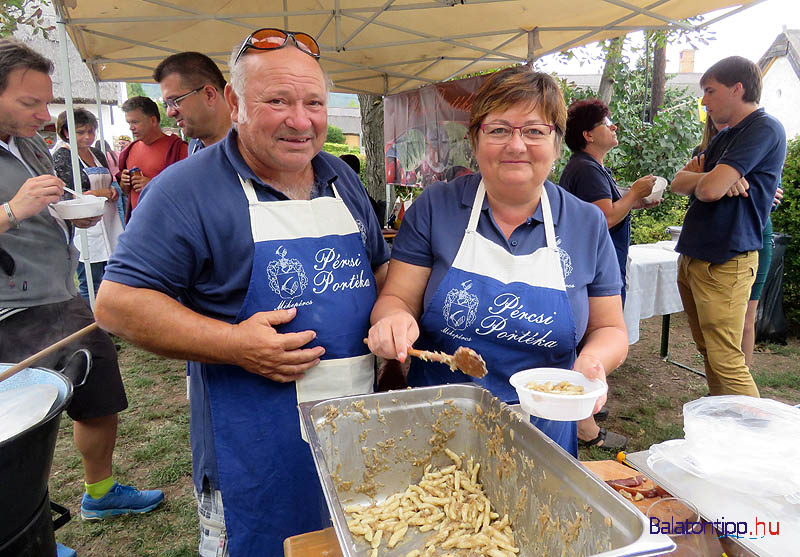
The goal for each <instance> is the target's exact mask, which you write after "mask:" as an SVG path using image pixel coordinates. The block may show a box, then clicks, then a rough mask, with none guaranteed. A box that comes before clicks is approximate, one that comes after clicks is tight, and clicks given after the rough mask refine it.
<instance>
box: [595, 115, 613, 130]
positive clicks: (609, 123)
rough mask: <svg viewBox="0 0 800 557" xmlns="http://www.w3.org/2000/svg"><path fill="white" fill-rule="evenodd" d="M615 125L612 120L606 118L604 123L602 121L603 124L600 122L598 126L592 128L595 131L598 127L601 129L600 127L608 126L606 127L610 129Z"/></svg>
mask: <svg viewBox="0 0 800 557" xmlns="http://www.w3.org/2000/svg"><path fill="white" fill-rule="evenodd" d="M613 125H614V122H612V121H611V118H609V117H608V116H606V117H605V118H603V121H602V122H598V123H597V124H595V125H594V126H593V127H592V129H594V128H597V127H600V126H606V127H609V128H610V127H611V126H613Z"/></svg>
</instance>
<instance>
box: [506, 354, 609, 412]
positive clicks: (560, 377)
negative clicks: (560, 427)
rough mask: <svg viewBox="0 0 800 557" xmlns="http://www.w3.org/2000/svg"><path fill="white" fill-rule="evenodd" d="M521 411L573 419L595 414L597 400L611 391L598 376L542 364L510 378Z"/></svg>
mask: <svg viewBox="0 0 800 557" xmlns="http://www.w3.org/2000/svg"><path fill="white" fill-rule="evenodd" d="M509 382H510V383H511V385H512V386H513V387H514V388H515V389H516V390H517V396H518V397H519V403H520V405H521V406H522V410H523V411H524V412H526V413H527V414H530V415H531V416H538V417H539V418H546V419H548V420H556V421H561V422H574V421H577V420H582V419H584V418H588V417H589V416H591V415H592V410H594V405H595V404H596V403H597V399H598V398H600V397H601V396H603V395H604V394H605V393H606V391H607V390H608V385H607V384H606V383H604V382H602V381H600V380H599V379H587V378H586V377H585V376H584V375H583V374H582V373H579V372H577V371H572V370H568V369H557V368H552V367H540V368H535V369H525V370H522V371H518V372H517V373H515V374H514V375H512V376H511V377H510V378H509Z"/></svg>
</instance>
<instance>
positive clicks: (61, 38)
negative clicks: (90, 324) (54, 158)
mask: <svg viewBox="0 0 800 557" xmlns="http://www.w3.org/2000/svg"><path fill="white" fill-rule="evenodd" d="M54 6H55V8H56V14H57V16H58V17H57V18H56V27H57V28H58V47H59V48H58V50H59V54H60V59H61V60H60V64H61V72H62V73H61V80H62V85H63V88H64V104H66V105H67V129H68V130H69V131H73V130H75V109H74V108H73V105H72V76H71V75H70V71H69V50H68V49H67V45H68V44H69V43H68V42H67V25H66V23H65V22H64V15H63V13H62V12H61V8H60V4H58V3H57V2H56V3H54ZM69 151H70V156H71V159H72V183H73V189H74V190H75V191H78V192H80V191H83V187H82V185H81V163H80V160H79V159H78V140H77V136H76V134H75V133H70V134H69ZM77 231H78V236H79V237H80V239H81V261H83V267H84V271H85V273H86V285H87V287H88V289H89V305H90V306H91V308H92V311H94V281H93V280H92V263H91V260H90V259H89V239H88V237H87V235H86V229H85V228H78V229H77Z"/></svg>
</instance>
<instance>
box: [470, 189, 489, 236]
mask: <svg viewBox="0 0 800 557" xmlns="http://www.w3.org/2000/svg"><path fill="white" fill-rule="evenodd" d="M484 197H486V186H484V185H483V180H481V183H480V184H478V191H476V192H475V201H474V202H473V203H472V212H471V213H470V215H469V224H467V231H469V232H475V231H476V230H478V219H479V218H480V216H481V210H482V209H483V198H484Z"/></svg>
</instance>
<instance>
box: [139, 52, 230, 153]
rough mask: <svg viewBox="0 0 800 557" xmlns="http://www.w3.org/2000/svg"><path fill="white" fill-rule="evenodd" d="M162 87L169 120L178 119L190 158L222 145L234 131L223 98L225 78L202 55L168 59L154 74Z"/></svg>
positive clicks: (179, 56)
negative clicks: (201, 150) (216, 145)
mask: <svg viewBox="0 0 800 557" xmlns="http://www.w3.org/2000/svg"><path fill="white" fill-rule="evenodd" d="M153 79H154V80H155V81H156V83H158V84H159V85H161V97H162V98H163V99H164V108H165V109H166V111H167V116H169V117H170V118H175V120H176V121H177V122H178V125H179V126H180V127H181V128H182V129H183V132H184V134H185V135H186V136H187V137H191V138H192V140H191V141H190V142H189V154H190V155H192V154H194V153H196V152H197V151H199V150H200V149H202V148H203V147H208V146H209V145H213V144H214V143H217V142H218V141H221V140H222V139H223V138H224V137H225V136H226V135H227V134H228V130H229V129H231V115H230V110H229V109H228V103H226V102H225V97H224V95H223V93H224V91H225V78H224V77H223V76H222V72H221V71H219V68H218V67H217V65H216V64H215V63H214V61H213V60H212V59H211V58H209V57H208V56H206V55H205V54H200V53H199V52H180V53H178V54H173V55H172V56H169V57H167V58H165V59H164V60H163V61H162V62H161V63H160V64H159V65H158V67H157V68H156V69H155V71H154V72H153Z"/></svg>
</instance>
